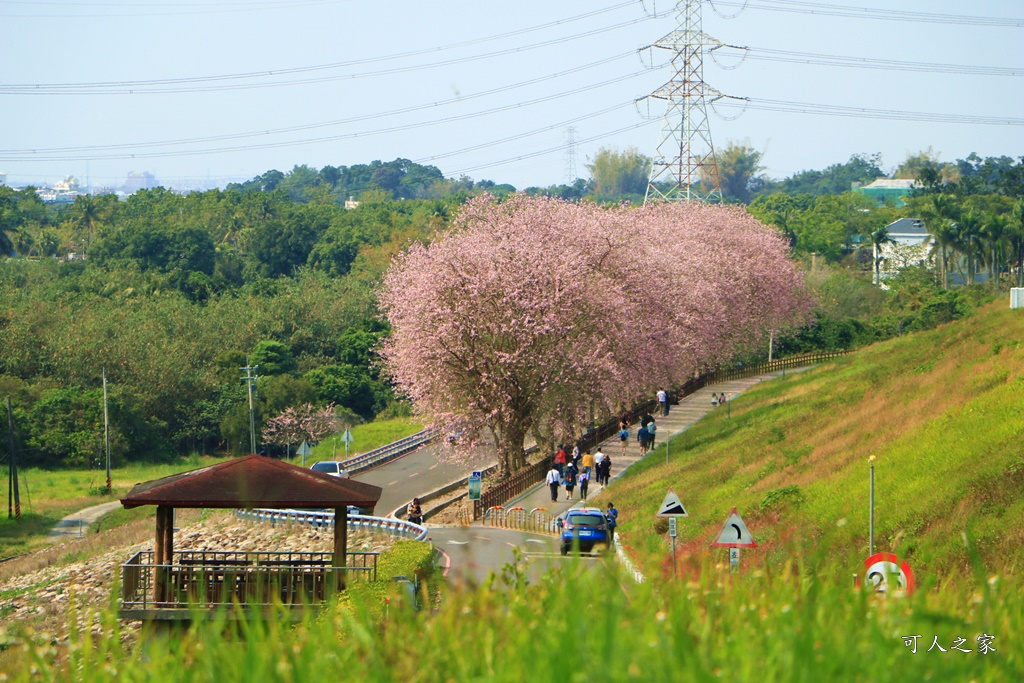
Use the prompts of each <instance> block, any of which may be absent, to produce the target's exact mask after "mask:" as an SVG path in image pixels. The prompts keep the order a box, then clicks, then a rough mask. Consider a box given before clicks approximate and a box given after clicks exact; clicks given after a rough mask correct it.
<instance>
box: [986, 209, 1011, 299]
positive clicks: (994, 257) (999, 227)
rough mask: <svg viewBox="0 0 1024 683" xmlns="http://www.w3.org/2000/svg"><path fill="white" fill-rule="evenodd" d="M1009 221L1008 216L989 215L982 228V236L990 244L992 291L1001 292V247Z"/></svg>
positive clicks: (989, 270)
mask: <svg viewBox="0 0 1024 683" xmlns="http://www.w3.org/2000/svg"><path fill="white" fill-rule="evenodd" d="M1008 223H1009V221H1008V219H1007V217H1006V216H1001V215H999V214H996V213H989V214H987V215H986V217H985V221H984V223H982V226H981V236H982V237H983V238H984V240H985V241H986V242H987V243H988V248H989V260H988V277H989V280H991V281H992V290H993V291H999V257H998V253H999V252H1000V251H1001V250H1000V247H1001V246H1002V245H1003V240H1004V239H1005V238H1006V233H1007V225H1008Z"/></svg>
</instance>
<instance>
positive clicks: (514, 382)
mask: <svg viewBox="0 0 1024 683" xmlns="http://www.w3.org/2000/svg"><path fill="white" fill-rule="evenodd" d="M380 302H381V306H382V309H383V311H384V313H385V315H386V316H387V318H388V321H389V322H390V324H391V326H392V334H391V336H390V338H389V339H388V340H387V341H386V342H385V343H384V345H383V347H382V349H381V355H382V357H383V359H384V363H385V366H386V368H387V370H388V372H389V373H390V375H391V377H392V378H393V379H394V381H395V382H396V384H397V385H398V388H399V389H400V390H401V391H403V392H404V393H405V394H407V395H408V396H409V398H410V399H411V400H412V402H413V405H414V407H415V408H416V410H417V412H419V413H420V414H422V415H423V416H424V417H425V418H426V419H427V421H428V422H433V423H434V424H437V425H459V426H460V427H461V428H463V429H466V430H469V431H471V432H474V431H479V430H481V429H485V428H486V429H489V430H490V431H491V432H492V433H493V434H494V435H495V437H496V439H497V444H496V445H497V450H498V453H499V458H500V462H501V466H502V471H503V472H504V473H506V474H507V473H510V472H513V471H515V470H517V469H519V468H520V467H522V466H523V465H524V464H525V459H524V455H523V443H524V441H525V438H526V436H527V435H528V434H530V433H531V432H534V433H536V431H537V430H538V429H544V430H547V431H548V432H549V433H554V434H558V435H563V436H569V435H571V434H574V433H578V431H579V429H580V427H581V425H583V424H585V423H586V422H588V421H589V420H590V419H592V418H593V417H594V416H595V415H599V416H600V415H608V414H611V413H613V412H615V411H617V410H620V409H621V408H622V407H624V406H627V405H630V404H632V403H633V402H634V401H636V399H637V398H638V397H639V396H643V395H650V394H653V392H654V391H655V390H656V389H657V388H658V387H659V386H665V387H668V386H671V385H673V384H676V383H679V382H681V381H684V380H685V379H686V378H688V377H689V376H692V374H693V373H694V372H695V371H696V370H699V369H701V368H705V367H710V366H713V365H716V364H719V363H722V362H725V361H727V360H728V359H730V358H731V357H733V356H734V355H735V354H736V353H737V352H740V351H743V350H745V349H748V348H752V347H753V345H758V344H762V343H765V342H766V340H767V337H768V334H769V333H770V332H771V331H776V332H778V331H783V330H785V329H787V328H789V327H792V326H794V325H797V324H799V323H800V322H802V320H803V319H804V317H805V315H806V312H807V308H808V306H807V301H806V298H805V296H804V294H803V287H802V280H801V277H800V274H799V272H798V271H797V269H796V267H795V265H794V264H793V263H792V261H790V259H789V248H788V246H787V245H786V243H785V241H784V240H783V238H782V237H781V236H780V235H779V233H777V232H776V231H774V230H772V229H770V228H768V227H766V226H764V225H763V224H761V223H760V222H758V221H757V220H756V219H754V218H752V217H751V216H749V215H748V214H747V213H746V212H744V211H743V210H742V209H740V208H732V207H723V206H708V205H699V204H679V203H677V204H660V205H652V206H644V207H629V206H621V207H614V208H601V207H598V206H595V205H592V204H572V203H568V202H564V201H559V200H552V199H546V198H536V197H527V196H525V195H513V196H511V197H509V198H507V199H506V200H504V201H502V202H500V203H499V202H497V201H495V200H493V199H492V198H489V197H481V198H476V199H473V200H471V201H470V202H468V203H467V204H466V206H465V207H464V208H463V210H462V211H461V213H460V214H459V216H458V217H457V218H456V221H455V224H454V226H453V229H452V230H451V231H450V232H449V233H447V234H444V235H441V236H439V237H438V238H437V239H436V240H435V241H434V242H433V243H432V244H430V245H429V246H423V245H414V246H412V247H411V248H410V249H409V250H407V251H406V252H404V253H403V254H401V255H400V256H399V257H397V258H396V259H395V261H394V263H393V264H392V266H391V268H390V269H389V271H388V273H387V275H386V277H385V280H384V284H383V288H382V291H381V295H380Z"/></svg>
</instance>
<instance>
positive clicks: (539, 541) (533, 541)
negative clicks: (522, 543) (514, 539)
mask: <svg viewBox="0 0 1024 683" xmlns="http://www.w3.org/2000/svg"><path fill="white" fill-rule="evenodd" d="M551 540H554V539H551ZM526 542H527V543H548V541H545V540H543V539H540V538H528V539H526Z"/></svg>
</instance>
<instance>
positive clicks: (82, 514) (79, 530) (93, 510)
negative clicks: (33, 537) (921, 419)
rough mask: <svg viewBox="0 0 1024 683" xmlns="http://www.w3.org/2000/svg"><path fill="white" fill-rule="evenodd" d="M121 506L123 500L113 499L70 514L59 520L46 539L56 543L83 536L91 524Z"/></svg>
mask: <svg viewBox="0 0 1024 683" xmlns="http://www.w3.org/2000/svg"><path fill="white" fill-rule="evenodd" d="M119 507H121V501H119V500H112V501H110V502H109V503H101V504H99V505H93V506H92V507H88V508H85V509H84V510H79V511H78V512H75V513H73V514H70V515H68V516H67V517H65V518H64V519H62V520H60V521H59V522H57V526H55V527H53V528H52V529H50V534H49V536H48V537H47V539H46V540H47V541H49V542H50V543H56V542H58V541H62V540H64V539H67V538H77V537H79V536H83V535H85V532H86V531H88V530H89V525H90V524H93V523H95V522H96V520H97V519H99V518H100V517H102V516H103V515H105V514H107V513H108V512H111V511H113V510H116V509H118V508H119Z"/></svg>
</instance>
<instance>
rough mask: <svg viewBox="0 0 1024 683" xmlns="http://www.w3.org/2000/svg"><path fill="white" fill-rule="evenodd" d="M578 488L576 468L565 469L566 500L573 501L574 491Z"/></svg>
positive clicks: (571, 466) (572, 466) (573, 466)
mask: <svg viewBox="0 0 1024 683" xmlns="http://www.w3.org/2000/svg"><path fill="white" fill-rule="evenodd" d="M575 488H576V466H575V465H569V466H568V467H566V468H565V499H566V500H572V491H573V489H575Z"/></svg>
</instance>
